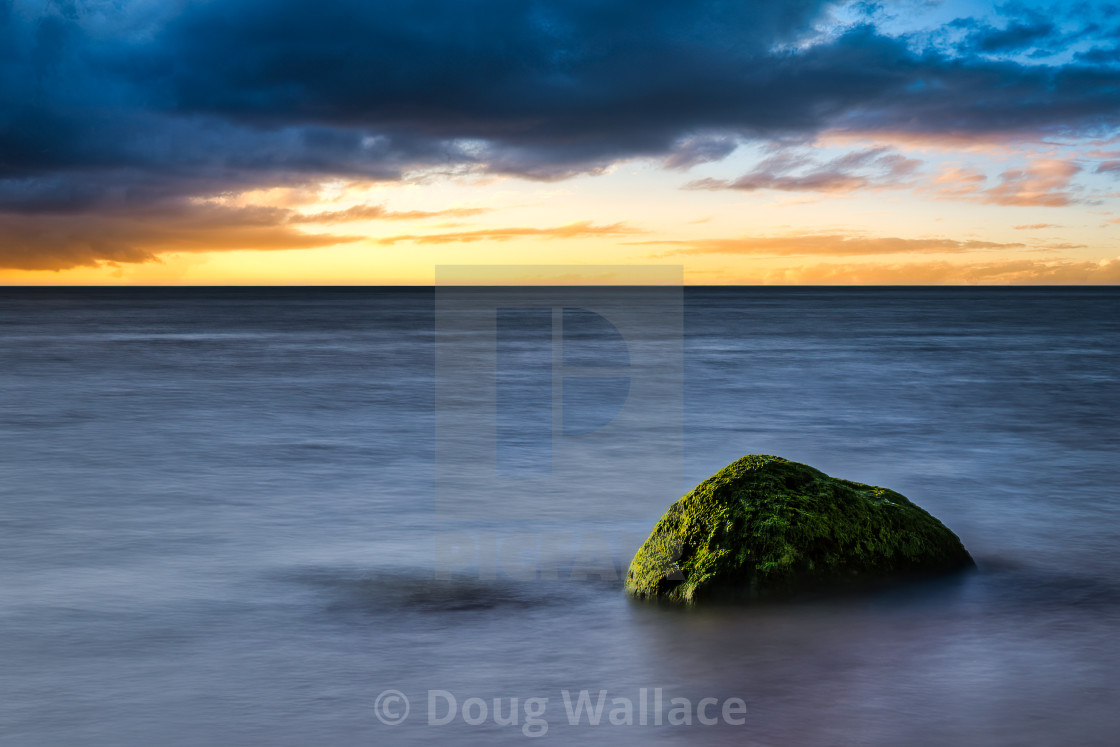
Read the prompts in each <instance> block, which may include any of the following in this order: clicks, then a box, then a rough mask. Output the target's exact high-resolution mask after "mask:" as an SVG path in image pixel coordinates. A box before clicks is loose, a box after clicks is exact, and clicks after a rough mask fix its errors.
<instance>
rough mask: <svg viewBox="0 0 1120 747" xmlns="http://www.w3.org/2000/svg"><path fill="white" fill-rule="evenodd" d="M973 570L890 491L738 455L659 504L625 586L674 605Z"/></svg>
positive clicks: (943, 534)
mask: <svg viewBox="0 0 1120 747" xmlns="http://www.w3.org/2000/svg"><path fill="white" fill-rule="evenodd" d="M974 565H975V563H973V560H972V557H971V556H970V555H969V554H968V551H966V550H965V549H964V546H963V545H962V544H961V541H960V539H959V538H958V537H957V535H955V534H953V533H952V532H951V531H949V529H947V528H946V527H945V525H944V524H942V523H941V522H940V521H938V520H937V519H935V518H934V517H933V516H931V515H930V514H928V513H927V512H926V511H924V510H922V509H921V508H919V507H918V506H916V505H914V504H913V503H911V502H910V501H909V500H907V499H906V498H905V497H904V496H902V495H899V494H898V493H896V492H894V491H893V490H887V489H886V488H879V487H875V486H873V485H863V484H862V483H858V482H851V481H849V480H841V479H839V478H836V477H829V476H828V475H826V474H824V473H823V472H821V471H820V470H816V469H813V468H812V467H809V466H807V465H804V464H798V463H797V462H791V461H789V460H787V459H782V458H781V457H775V456H766V455H760V454H750V455H747V456H745V457H743V458H741V459H738V460H736V461H735V462H732V463H731V464H729V465H727V466H726V467H724V468H723V469H721V470H720V471H719V472H717V473H715V474H714V475H712V476H711V477H709V478H708V479H707V480H705V481H704V482H702V483H700V484H699V485H697V486H696V487H695V488H693V489H692V491H691V492H690V493H688V494H687V495H686V496H684V497H683V498H681V499H680V500H679V501H677V502H676V503H674V504H673V505H672V506H670V507H669V510H668V511H666V512H665V515H664V516H663V517H661V520H660V521H659V522H657V526H655V527H654V529H653V533H652V534H650V536H649V539H647V540H646V541H645V543H644V544H643V545H642V547H641V548H640V549H639V550H638V553H637V555H635V556H634V560H633V561H632V562H631V563H630V570H629V572H628V573H627V575H626V590H627V591H628V592H629V593H630V594H632V595H634V596H636V597H639V598H647V599H665V600H670V601H675V602H684V603H693V602H697V601H701V600H705V599H721V598H724V599H726V598H739V599H760V598H766V597H780V596H788V595H794V594H797V593H800V592H805V591H814V590H822V589H831V588H836V587H848V586H853V585H865V584H876V583H882V582H886V581H892V580H897V579H899V578H907V577H914V576H922V575H934V574H944V573H951V572H954V571H959V570H963V569H966V568H972V567H974Z"/></svg>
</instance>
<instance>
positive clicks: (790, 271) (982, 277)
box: [737, 258, 1120, 285]
mask: <svg viewBox="0 0 1120 747" xmlns="http://www.w3.org/2000/svg"><path fill="white" fill-rule="evenodd" d="M737 282H756V283H764V284H779V285H1116V284H1118V283H1120V258H1114V259H1106V260H1103V261H1101V262H1067V261H1053V260H1052V261H1042V260H1037V261H1036V260H1009V261H998V262H974V263H954V262H945V261H939V262H906V263H897V264H886V263H883V264H878V263H874V264H870V263H861V264H832V263H827V264H817V265H803V266H798V267H787V268H783V269H780V270H774V271H771V272H766V273H762V274H761V275H759V276H757V277H755V278H750V279H742V278H741V279H739V280H738V281H737Z"/></svg>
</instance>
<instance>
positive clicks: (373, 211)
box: [287, 205, 490, 223]
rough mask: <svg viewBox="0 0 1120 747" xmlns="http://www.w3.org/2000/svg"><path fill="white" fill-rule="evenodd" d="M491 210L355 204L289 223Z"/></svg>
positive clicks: (299, 215) (457, 215)
mask: <svg viewBox="0 0 1120 747" xmlns="http://www.w3.org/2000/svg"><path fill="white" fill-rule="evenodd" d="M488 212H490V209H489V208H450V209H448V210H404V211H394V210H388V209H386V208H385V206H384V205H355V206H354V207H351V208H346V209H345V210H331V211H326V212H319V213H296V214H293V215H291V217H289V218H288V219H287V223H348V222H351V221H359V220H425V219H427V218H445V217H453V218H466V217H470V216H474V215H482V214H483V213H488Z"/></svg>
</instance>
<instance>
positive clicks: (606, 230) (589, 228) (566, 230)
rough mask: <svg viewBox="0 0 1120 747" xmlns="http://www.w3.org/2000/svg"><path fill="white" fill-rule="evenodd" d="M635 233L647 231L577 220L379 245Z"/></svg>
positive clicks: (407, 237) (394, 239)
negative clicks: (560, 224) (555, 224)
mask: <svg viewBox="0 0 1120 747" xmlns="http://www.w3.org/2000/svg"><path fill="white" fill-rule="evenodd" d="M635 233H644V232H643V231H642V230H640V229H637V228H632V227H630V226H627V225H626V224H625V223H612V224H610V225H607V226H597V225H595V224H593V223H591V222H590V221H578V222H576V223H569V224H567V225H564V226H556V227H553V228H485V229H479V230H477V231H460V232H454V233H430V234H400V235H398V236H386V237H384V238H381V239H378V240H377V243H379V244H396V243H399V242H401V241H410V242H412V243H414V244H451V243H465V244H466V243H471V242H475V241H508V240H509V239H513V238H523V237H526V236H530V237H539V238H545V239H578V238H586V237H588V236H622V235H627V234H635Z"/></svg>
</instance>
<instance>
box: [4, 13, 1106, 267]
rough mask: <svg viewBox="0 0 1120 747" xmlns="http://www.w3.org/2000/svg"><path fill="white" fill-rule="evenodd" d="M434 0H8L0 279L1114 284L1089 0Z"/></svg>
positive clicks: (1102, 64)
mask: <svg viewBox="0 0 1120 747" xmlns="http://www.w3.org/2000/svg"><path fill="white" fill-rule="evenodd" d="M423 5H425V4H423V3H406V2H390V3H382V4H378V6H377V7H378V8H379V10H377V11H374V10H372V9H371V8H367V7H366V4H362V3H350V2H346V1H345V0H330V1H329V2H326V3H321V4H320V5H319V7H320V11H321V12H320V13H319V15H315V14H310V13H308V11H307V8H306V6H305V5H303V4H300V3H288V2H269V3H262V2H259V1H258V0H235V1H233V2H220V3H185V4H166V5H164V4H157V3H151V2H141V1H136V2H126V3H124V4H123V5H122V4H108V3H100V2H93V1H90V2H80V1H79V2H76V3H75V2H69V3H63V2H57V3H48V4H46V5H44V4H42V3H32V2H29V1H27V0H15V2H11V3H6V4H4V6H3V8H4V9H3V11H2V12H0V48H3V49H4V50H7V51H6V52H3V53H0V87H3V89H4V91H5V101H6V102H7V103H6V104H5V108H4V112H3V114H2V115H0V283H4V284H11V285H35V284H110V285H111V284H126V285H134V284H137V285H163V284H218V285H224V284H233V285H240V284H248V285H257V284H278V285H289V284H329V285H335V284H338V285H349V284H373V285H397V284H406V285H429V284H431V283H432V282H433V278H434V274H435V268H436V267H437V266H439V265H447V264H453V265H462V264H485V265H503V264H516V265H526V264H609V265H628V264H632V265H649V264H671V265H682V266H683V268H684V279H685V282H686V283H690V284H1115V283H1118V282H1120V241H1118V240H1117V235H1118V233H1117V231H1118V230H1120V134H1118V131H1117V125H1116V122H1117V116H1118V114H1120V93H1118V91H1120V52H1118V49H1120V48H1118V47H1117V44H1118V42H1117V39H1118V38H1120V37H1118V33H1120V31H1118V27H1117V21H1116V18H1115V15H1114V12H1113V11H1111V10H1109V9H1108V7H1106V6H1104V5H1102V6H1100V7H1099V8H1098V9H1097V11H1095V14H1094V13H1089V11H1087V10H1086V8H1089V7H1091V6H1085V7H1081V8H1080V10H1077V11H1074V10H1072V9H1071V10H1069V11H1064V10H1063V11H1061V12H1051V11H1050V10H1048V9H1047V8H1048V6H1044V5H1043V4H1039V3H1019V4H1015V5H996V4H987V3H976V2H962V1H952V0H946V1H945V2H934V1H930V2H924V1H921V0H896V2H891V3H887V4H885V5H884V6H878V5H871V4H867V3H821V2H801V1H800V0H798V2H792V3H785V4H781V3H780V4H764V3H758V4H755V3H726V4H724V3H715V4H709V5H710V7H709V5H705V6H704V8H705V9H703V10H702V9H699V8H697V7H696V6H695V4H692V3H673V2H654V3H648V2H647V3H631V2H609V3H597V4H585V3H562V2H544V3H536V4H521V3H510V2H504V1H502V0H486V1H485V2H474V3H462V4H459V5H456V6H454V9H449V6H439V7H440V8H442V9H443V10H442V11H440V12H428V11H423V9H422V8H421V6H423ZM433 7H434V6H433ZM421 13H422V14H423V16H422V17H423V23H422V24H421V26H417V23H419V22H420V19H421V16H420V15H418V14H421ZM1063 13H1065V14H1066V15H1063ZM309 16H314V17H310V18H309ZM264 19H267V20H268V23H264V22H263V20H264ZM225 50H236V52H233V53H228V54H227V52H226V51H225ZM347 50H349V51H347ZM354 50H359V51H354ZM592 274H593V273H592ZM592 274H589V276H588V279H587V281H588V282H597V281H595V280H594V278H593V277H592Z"/></svg>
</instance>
